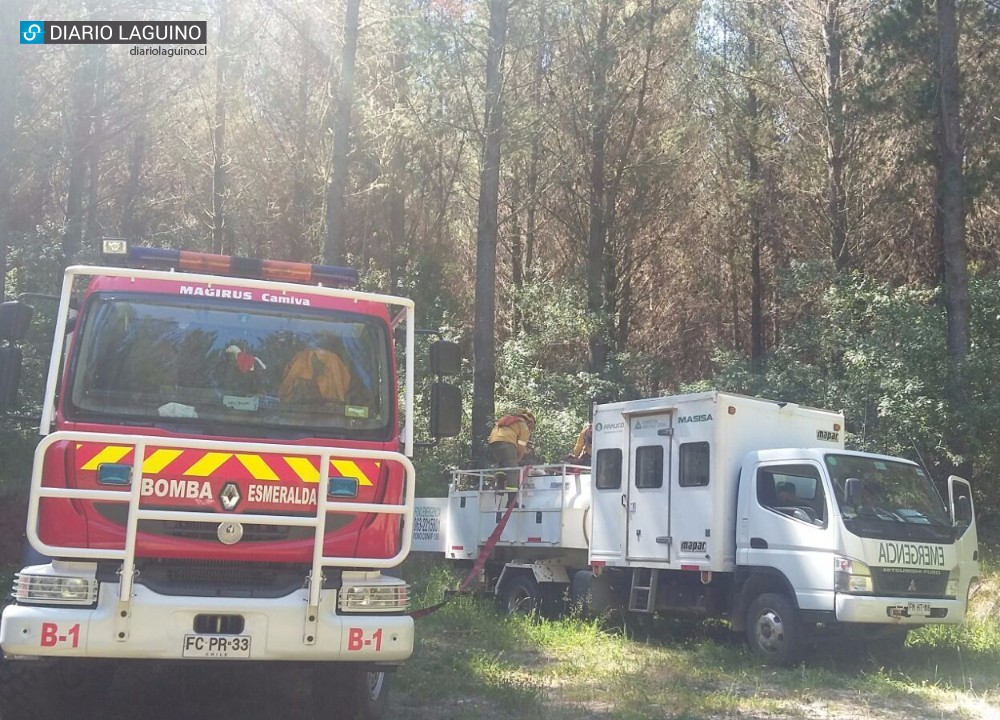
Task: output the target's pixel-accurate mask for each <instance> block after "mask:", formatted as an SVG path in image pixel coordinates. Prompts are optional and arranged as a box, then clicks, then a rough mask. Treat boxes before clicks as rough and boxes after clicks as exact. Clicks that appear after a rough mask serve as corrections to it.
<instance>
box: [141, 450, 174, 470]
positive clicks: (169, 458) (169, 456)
mask: <svg viewBox="0 0 1000 720" xmlns="http://www.w3.org/2000/svg"><path fill="white" fill-rule="evenodd" d="M182 452H184V451H183V450H166V449H164V448H160V449H159V450H155V451H153V454H152V455H150V456H149V457H148V458H146V459H145V460H144V461H143V463H142V471H143V472H148V473H158V472H160V471H161V470H163V468H165V467H166V466H167V465H169V464H170V463H172V462H173V461H174V460H176V459H177V456H179V455H180V454H181V453H182Z"/></svg>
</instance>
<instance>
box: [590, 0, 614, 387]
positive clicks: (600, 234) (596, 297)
mask: <svg viewBox="0 0 1000 720" xmlns="http://www.w3.org/2000/svg"><path fill="white" fill-rule="evenodd" d="M608 23H609V18H608V5H607V2H603V3H602V4H601V15H600V20H599V21H598V27H597V37H596V38H595V39H594V52H593V55H592V57H593V64H594V66H593V71H592V76H591V77H592V84H591V102H592V103H593V117H592V120H591V122H592V123H593V125H592V129H591V136H590V198H589V203H588V204H589V209H590V230H589V233H588V241H587V309H588V310H589V311H590V313H591V315H593V316H595V317H598V318H604V317H605V310H606V308H605V307H604V265H605V253H606V252H607V236H608V228H607V225H606V223H605V217H604V207H605V197H604V194H605V187H604V185H605V177H604V167H605V164H606V162H607V144H608V125H609V123H610V121H611V120H610V110H609V108H608V97H607V95H608V78H607V74H608V54H609V48H608ZM606 325H607V322H606V321H601V322H599V323H597V325H596V327H597V329H596V330H595V331H594V333H593V334H592V335H591V337H590V369H591V371H592V372H594V373H598V374H599V373H601V372H603V370H604V368H605V366H606V365H607V361H608V343H607V338H606V334H607V329H606Z"/></svg>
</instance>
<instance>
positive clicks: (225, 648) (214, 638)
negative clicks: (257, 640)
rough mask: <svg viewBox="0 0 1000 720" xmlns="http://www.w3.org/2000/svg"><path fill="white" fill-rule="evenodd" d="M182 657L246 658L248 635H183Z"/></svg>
mask: <svg viewBox="0 0 1000 720" xmlns="http://www.w3.org/2000/svg"><path fill="white" fill-rule="evenodd" d="M181 656H182V657H188V658H220V659H227V660H232V659H241V658H242V659H246V658H249V657H250V636H249V635H185V636H184V645H183V648H182V653H181Z"/></svg>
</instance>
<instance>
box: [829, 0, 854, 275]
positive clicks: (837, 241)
mask: <svg viewBox="0 0 1000 720" xmlns="http://www.w3.org/2000/svg"><path fill="white" fill-rule="evenodd" d="M823 49H824V57H825V61H826V62H825V64H826V96H825V98H824V99H825V101H826V168H827V214H828V215H829V222H830V252H831V255H832V257H833V262H834V265H835V267H836V268H837V271H838V272H841V273H843V272H847V271H848V270H849V269H850V268H851V264H852V258H851V251H850V248H849V247H848V245H847V192H846V189H845V187H844V161H845V158H844V153H845V149H844V148H845V146H846V135H847V130H846V122H845V118H844V95H843V90H842V88H841V80H842V62H843V49H844V35H843V28H842V26H841V16H840V0H827V2H826V3H825V4H824V5H823Z"/></svg>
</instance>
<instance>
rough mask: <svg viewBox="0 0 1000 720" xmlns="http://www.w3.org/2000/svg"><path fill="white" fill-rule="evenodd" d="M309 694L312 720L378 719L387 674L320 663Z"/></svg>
mask: <svg viewBox="0 0 1000 720" xmlns="http://www.w3.org/2000/svg"><path fill="white" fill-rule="evenodd" d="M312 696H313V717H314V718H315V719H316V720H334V718H338V719H339V718H343V720H381V719H382V717H383V716H384V715H385V709H386V705H387V704H388V702H389V676H388V675H387V674H386V673H385V672H382V671H374V672H369V671H368V668H365V667H357V666H355V665H353V664H349V663H347V664H345V663H322V664H319V665H317V666H315V667H314V670H313V679H312ZM4 720H6V719H4Z"/></svg>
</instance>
